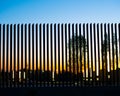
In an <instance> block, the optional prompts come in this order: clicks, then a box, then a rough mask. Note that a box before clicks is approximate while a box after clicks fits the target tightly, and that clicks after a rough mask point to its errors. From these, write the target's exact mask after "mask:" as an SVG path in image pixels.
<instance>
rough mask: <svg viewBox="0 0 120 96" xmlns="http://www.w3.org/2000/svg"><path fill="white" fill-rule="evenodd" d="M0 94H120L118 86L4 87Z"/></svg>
mask: <svg viewBox="0 0 120 96" xmlns="http://www.w3.org/2000/svg"><path fill="white" fill-rule="evenodd" d="M0 96H120V87H84V88H80V87H79V88H77V87H54V88H47V87H43V88H4V89H0Z"/></svg>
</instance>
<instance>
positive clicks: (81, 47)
mask: <svg viewBox="0 0 120 96" xmlns="http://www.w3.org/2000/svg"><path fill="white" fill-rule="evenodd" d="M75 34H76V33H75ZM69 47H70V48H69ZM68 50H69V51H70V54H69V55H70V57H71V68H72V69H75V71H77V69H76V68H77V62H78V66H80V64H82V65H84V61H83V60H84V57H83V56H82V55H84V53H85V52H87V42H86V39H85V37H84V36H83V35H79V36H76V35H74V36H72V38H70V40H69V43H68ZM73 50H74V51H73ZM77 56H78V58H77ZM69 59H70V58H69ZM77 60H78V61H77ZM68 67H70V62H69V60H68ZM78 70H80V67H79V68H78ZM75 73H76V72H75Z"/></svg>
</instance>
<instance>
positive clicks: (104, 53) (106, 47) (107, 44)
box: [101, 33, 117, 77]
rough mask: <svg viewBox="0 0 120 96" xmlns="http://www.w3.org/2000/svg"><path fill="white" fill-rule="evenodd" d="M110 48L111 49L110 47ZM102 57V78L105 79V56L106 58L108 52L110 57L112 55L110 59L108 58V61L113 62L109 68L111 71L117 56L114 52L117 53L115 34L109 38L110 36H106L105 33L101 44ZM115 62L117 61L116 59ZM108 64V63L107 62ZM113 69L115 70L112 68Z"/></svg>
mask: <svg viewBox="0 0 120 96" xmlns="http://www.w3.org/2000/svg"><path fill="white" fill-rule="evenodd" d="M110 41H112V45H111V42H110ZM110 45H111V46H112V47H111V46H110ZM101 51H102V56H103V65H104V67H103V68H104V76H105V77H106V72H107V70H106V69H107V68H106V67H107V66H108V65H107V64H108V63H107V59H108V58H107V56H108V53H109V52H110V53H111V55H112V58H111V56H110V61H111V60H112V61H113V60H114V61H113V62H111V65H110V66H111V68H112V69H113V68H114V67H113V66H114V64H113V63H115V56H116V55H117V54H116V52H117V36H116V34H115V33H113V34H112V38H110V35H108V34H107V33H105V34H104V40H103V43H102V50H101ZM116 60H117V59H116ZM109 63H110V62H109ZM114 69H115V68H114Z"/></svg>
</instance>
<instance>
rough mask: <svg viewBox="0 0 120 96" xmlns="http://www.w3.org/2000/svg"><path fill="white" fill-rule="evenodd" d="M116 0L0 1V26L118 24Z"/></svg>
mask: <svg viewBox="0 0 120 96" xmlns="http://www.w3.org/2000/svg"><path fill="white" fill-rule="evenodd" d="M119 10H120V0H0V23H72V22H73V23H83V22H85V23H86V22H88V23H90V22H92V23H94V22H95V23H96V22H99V23H101V22H102V23H104V22H106V23H108V22H113V23H115V22H116V23H118V22H119V21H120V13H119Z"/></svg>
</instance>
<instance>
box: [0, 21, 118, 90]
mask: <svg viewBox="0 0 120 96" xmlns="http://www.w3.org/2000/svg"><path fill="white" fill-rule="evenodd" d="M119 85H120V24H109V23H108V24H106V23H105V24H103V23H101V24H95V23H94V24H92V23H90V24H88V23H87V24H84V23H83V24H81V23H80V24H0V87H1V88H3V87H55V86H58V87H60V86H64V87H65V86H77V87H84V86H119Z"/></svg>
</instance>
